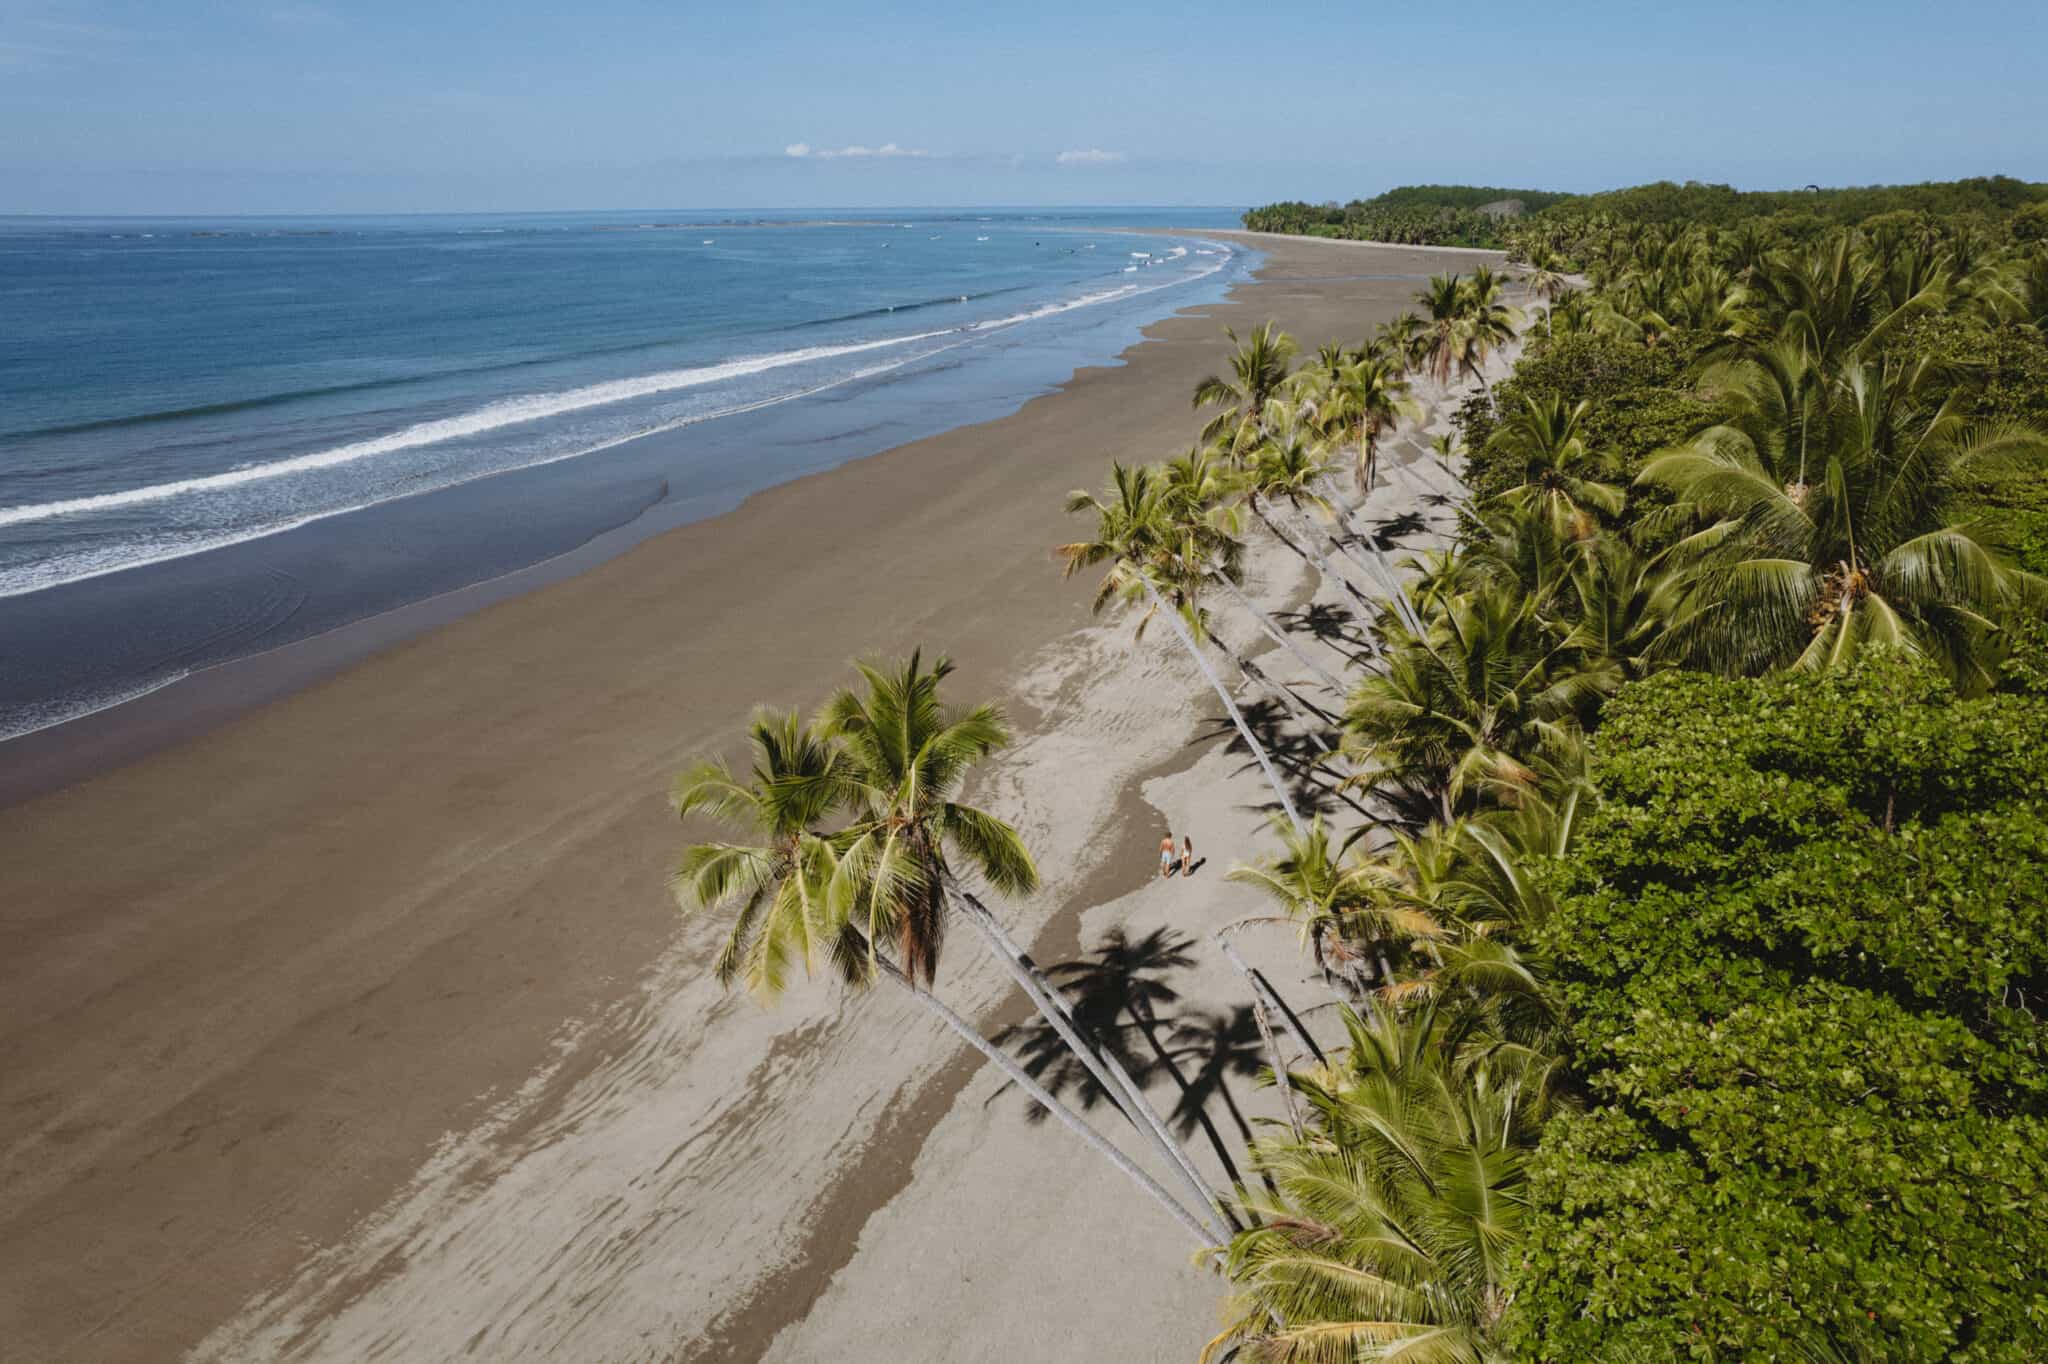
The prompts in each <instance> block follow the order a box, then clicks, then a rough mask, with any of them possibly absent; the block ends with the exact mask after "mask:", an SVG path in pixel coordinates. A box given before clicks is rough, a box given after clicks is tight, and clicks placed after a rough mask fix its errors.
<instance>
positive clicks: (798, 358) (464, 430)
mask: <svg viewBox="0 0 2048 1364" xmlns="http://www.w3.org/2000/svg"><path fill="white" fill-rule="evenodd" d="M944 335H946V332H944V331H932V332H918V333H915V334H914V335H910V336H891V337H885V338H883V339H882V340H879V341H860V342H854V343H852V344H849V345H843V346H808V347H805V348H804V349H802V350H792V351H783V352H781V353H780V354H776V355H755V356H748V357H746V358H743V359H738V360H728V361H726V362H725V363H723V364H717V365H699V366H696V367H694V368H691V369H672V370H665V371H663V372H661V373H659V374H646V375H642V376H640V377H639V378H635V379H612V380H608V381H606V382H604V383H601V384H586V385H584V386H583V387H581V388H572V389H568V390H566V391H564V392H561V393H535V394H529V395H527V396H525V397H520V398H505V399H502V400H500V401H498V402H494V403H489V404H486V405H485V406H483V407H480V408H477V409H476V410H475V411H473V412H465V413H463V414H461V415H460V416H455V417H442V418H438V419H437V420H434V421H428V422H418V423H416V424H414V425H412V426H408V427H405V428H404V429H403V430H399V431H394V432H392V433H390V434H389V435H385V436H377V437H375V438H373V439H371V440H359V441H352V442H350V443H349V444H347V445H337V446H335V447H334V448H333V449H331V450H319V451H315V452H313V453H312V454H306V455H294V456H293V457H292V458H290V459H280V460H274V461H272V462H271V463H268V464H256V465H251V466H249V467H248V468H244V469H230V470H228V471H226V472H225V473H218V474H206V475H202V476H201V477H198V478H181V479H178V480H175V481H173V482H170V483H152V484H148V485H146V486H144V487H140V488H124V489H122V490H121V491H120V492H113V493H96V494H94V495H92V496H90V497H73V498H67V499H64V500H63V501H59V502H33V503H28V504H26V505H23V506H15V507H0V526H13V525H20V524H21V523H23V522H25V521H47V520H49V519H50V518H52V517H57V516H72V515H76V514H78V513H80V512H96V511H109V510H112V509H114V508H118V507H132V506H135V505H138V504H140V503H144V502H161V501H163V500H164V499H166V498H172V497H181V496H183V495H185V494H187V493H199V492H213V491H216V490H218V489H221V488H233V487H238V486H240V485H242V484H247V483H261V482H264V481H267V480H269V479H274V478H283V477H285V476H286V475H288V474H302V473H310V472H312V471H314V470H318V469H332V468H335V467H336V466H338V465H343V464H353V463H355V462H357V461H358V460H365V459H373V458H375V457H376V456H378V455H388V454H391V453H393V452H394V451H398V450H408V449H411V448H413V447H415V446H420V445H432V444H435V443H437V442H440V441H444V440H456V439H459V438H461V437H464V436H477V435H482V434H484V433H485V432H487V431H495V430H497V429H498V428H500V427H505V426H515V425H518V424H519V423H521V422H531V421H539V420H541V419H542V418H544V417H559V416H561V415H563V414H564V413H568V412H576V411H580V410H582V409H584V408H589V407H602V406H604V405H606V404H609V403H618V402H625V401H626V400H627V399H629V398H645V397H650V396H652V395H654V394H658V393H669V392H673V391H675V390H677V389H684V388H698V387H701V386H703V385H705V384H715V383H718V382H720V381H722V380H726V379H738V378H742V377H744V376H746V375H750V374H761V373H764V372H766V371H768V370H772V369H783V368H786V367H788V366H790V365H801V364H805V363H807V362H810V361H815V360H830V359H833V358H835V357H837V356H841V355H856V354H859V353H861V352H862V351H873V350H881V349H883V348H885V347H888V346H902V345H908V344H910V343H911V342H913V341H927V340H932V339H934V338H937V337H941V336H944Z"/></svg>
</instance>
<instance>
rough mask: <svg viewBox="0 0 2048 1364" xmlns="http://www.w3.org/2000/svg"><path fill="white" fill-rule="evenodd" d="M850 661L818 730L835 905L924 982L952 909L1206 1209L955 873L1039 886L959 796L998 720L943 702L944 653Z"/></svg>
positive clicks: (1147, 1121)
mask: <svg viewBox="0 0 2048 1364" xmlns="http://www.w3.org/2000/svg"><path fill="white" fill-rule="evenodd" d="M858 666H859V670H860V673H861V676H862V678H863V680H864V681H865V683H866V689H865V692H861V691H855V690H853V689H850V688H847V689H842V690H840V691H839V692H838V693H837V694H836V695H834V696H833V698H832V699H831V700H830V701H829V702H828V703H827V704H826V706H825V710H824V713H823V728H824V731H825V733H826V734H828V735H829V736H831V737H832V738H835V739H837V740H838V741H839V742H840V744H841V745H842V748H843V752H844V761H843V766H842V771H841V773H840V774H839V779H838V786H839V789H840V790H841V791H842V792H843V799H844V802H845V804H846V806H847V808H848V810H849V813H850V815H851V819H850V822H849V823H848V825H847V827H846V828H845V829H844V830H842V831H841V832H840V833H839V834H838V835H837V836H836V837H835V839H834V840H833V845H834V848H835V851H836V853H837V864H836V866H835V868H834V871H833V878H832V889H833V898H834V900H835V902H837V903H839V904H843V905H845V906H847V907H848V910H849V912H850V914H851V917H852V918H853V919H854V921H855V922H856V923H857V924H858V925H859V927H860V928H861V931H862V935H863V936H864V937H865V938H866V940H867V941H868V942H869V943H871V944H872V943H875V942H879V941H884V940H888V939H891V938H893V939H895V940H896V941H897V942H899V943H900V945H901V946H900V950H901V954H902V957H903V962H904V969H905V970H906V971H907V972H908V974H909V975H910V976H911V978H912V979H913V980H916V979H917V978H918V977H919V976H920V975H922V977H923V979H924V981H925V983H926V984H927V985H929V984H930V983H931V981H932V979H933V978H934V976H935V974H936V972H937V967H938V957H939V948H940V945H941V943H942V941H943V938H944V932H945V927H946V922H947V919H948V917H949V916H948V913H947V910H948V908H949V907H950V906H953V905H957V906H959V907H960V909H961V911H962V912H963V913H964V914H965V915H966V917H967V918H968V920H969V921H970V922H971V923H973V924H974V926H975V927H976V928H977V929H979V930H980V931H981V933H982V934H983V936H984V937H985V938H987V940H988V943H989V946H990V948H991V949H992V950H993V951H994V953H995V955H996V958H997V960H998V961H1000V962H1001V963H1002V964H1003V966H1004V967H1005V969H1006V970H1008V971H1009V973H1010V975H1011V977H1012V978H1013V979H1014V980H1015V981H1016V983H1017V985H1018V986H1019V987H1020V988H1021V989H1022V990H1023V991H1024V993H1025V995H1026V997H1028V998H1029V999H1030V1000H1031V1001H1032V1003H1033V1004H1034V1005H1035V1006H1036V1007H1037V1008H1038V1011H1039V1013H1040V1014H1041V1015H1042V1016H1043V1017H1044V1019H1045V1021H1046V1022H1047V1023H1048V1024H1049V1025H1050V1026H1051V1027H1052V1029H1053V1030H1054V1031H1055V1032H1056V1033H1057V1034H1059V1036H1060V1037H1061V1038H1062V1039H1063V1040H1064V1041H1065V1042H1066V1043H1067V1045H1068V1046H1069V1047H1071V1048H1072V1049H1073V1051H1074V1054H1075V1056H1076V1057H1077V1058H1078V1059H1079V1060H1080V1061H1081V1063H1082V1065H1083V1066H1084V1067H1086V1068H1087V1069H1088V1070H1089V1071H1090V1072H1091V1073H1092V1074H1093V1075H1095V1077H1096V1078H1097V1080H1098V1081H1099V1083H1101V1084H1102V1086H1103V1088H1104V1089H1105V1090H1106V1091H1107V1092H1108V1094H1109V1095H1110V1097H1111V1098H1112V1099H1113V1100H1115V1101H1116V1103H1117V1106H1118V1107H1119V1108H1120V1109H1122V1110H1123V1112H1124V1113H1125V1115H1126V1116H1127V1117H1129V1118H1130V1119H1131V1121H1132V1123H1133V1124H1134V1125H1135V1126H1137V1127H1138V1128H1139V1130H1140V1131H1141V1132H1144V1133H1147V1134H1148V1135H1149V1136H1150V1137H1151V1138H1152V1140H1153V1141H1154V1142H1155V1143H1156V1144H1157V1145H1158V1146H1159V1148H1160V1150H1161V1152H1162V1153H1163V1154H1164V1155H1165V1156H1166V1157H1167V1158H1168V1159H1169V1160H1170V1161H1172V1162H1173V1163H1174V1165H1175V1166H1176V1167H1178V1168H1179V1170H1180V1172H1181V1174H1182V1176H1183V1177H1184V1178H1185V1179H1186V1180H1187V1181H1188V1182H1189V1185H1190V1187H1191V1188H1192V1189H1193V1190H1194V1191H1195V1194H1196V1197H1197V1198H1198V1199H1199V1200H1201V1206H1203V1207H1204V1208H1207V1207H1208V1206H1209V1204H1210V1203H1211V1202H1212V1201H1213V1200H1212V1197H1211V1195H1210V1193H1209V1190H1208V1188H1207V1186H1206V1185H1204V1184H1203V1183H1202V1182H1201V1177H1200V1176H1199V1174H1197V1172H1196V1171H1195V1168H1194V1164H1193V1162H1192V1161H1190V1160H1189V1159H1188V1157H1187V1155H1186V1153H1185V1152H1184V1151H1183V1150H1182V1149H1181V1148H1180V1146H1179V1144H1178V1143H1177V1142H1175V1141H1174V1140H1173V1138H1172V1136H1171V1135H1170V1133H1169V1132H1168V1130H1167V1128H1166V1125H1165V1123H1164V1121H1163V1120H1162V1119H1161V1118H1160V1117H1159V1115H1158V1113H1157V1112H1156V1111H1154V1110H1153V1109H1152V1107H1151V1105H1150V1103H1149V1102H1148V1101H1147V1100H1146V1099H1145V1097H1144V1095H1143V1092H1142V1091H1141V1090H1140V1089H1139V1088H1138V1086H1137V1085H1136V1083H1135V1082H1134V1081H1132V1079H1131V1077H1130V1076H1129V1075H1128V1073H1126V1072H1125V1071H1124V1069H1123V1068H1122V1066H1121V1064H1120V1063H1119V1062H1118V1061H1117V1060H1116V1058H1115V1057H1114V1055H1113V1054H1111V1053H1110V1052H1109V1051H1108V1050H1107V1049H1105V1048H1104V1047H1103V1046H1102V1045H1101V1043H1100V1042H1099V1040H1097V1039H1094V1038H1090V1037H1086V1036H1083V1035H1082V1034H1081V1032H1080V1030H1079V1028H1077V1027H1076V1026H1075V1021H1074V1016H1073V1011H1072V1009H1071V1008H1069V1007H1067V1006H1066V1004H1065V1002H1064V1000H1062V999H1061V998H1060V997H1059V995H1058V992H1057V991H1056V990H1055V988H1054V987H1053V985H1052V983H1051V981H1050V980H1048V979H1047V978H1046V977H1045V975H1044V974H1043V973H1042V972H1040V971H1038V970H1037V969H1036V968H1035V967H1034V966H1033V965H1032V964H1031V962H1030V960H1029V958H1028V957H1027V956H1026V954H1025V953H1024V952H1023V951H1022V950H1021V949H1020V948H1019V947H1018V946H1017V945H1016V944H1015V943H1014V942H1013V941H1012V940H1011V939H1010V937H1009V935H1008V933H1007V932H1006V931H1004V930H1003V928H1002V926H1001V924H1000V923H999V922H998V921H997V920H996V918H995V915H994V914H993V913H991V912H990V911H989V910H988V908H987V907H986V906H985V905H983V904H982V903H981V901H980V899H979V898H978V897H976V896H975V895H974V894H973V893H972V892H970V891H968V890H967V889H966V887H965V886H963V885H962V884H961V882H960V879H959V877H958V875H957V873H956V871H955V867H954V863H955V862H956V861H959V862H962V863H964V864H966V865H967V866H968V867H970V868H971V869H972V870H973V871H974V872H977V873H979V875H980V876H981V877H982V878H983V879H984V880H986V881H987V882H988V884H989V885H990V886H992V887H994V888H995V889H997V890H999V891H1002V892H1004V893H1006V894H1011V895H1019V894H1025V893H1028V892H1029V891H1031V890H1033V889H1035V888H1036V886H1037V884H1038V871H1037V868H1036V867H1034V866H1033V865H1032V862H1031V855H1030V853H1029V852H1028V851H1027V850H1026V849H1025V847H1024V843H1023V840H1022V839H1021V838H1020V837H1019V836H1018V834H1017V831H1016V830H1015V829H1013V828H1011V827H1010V825H1008V824H1007V823H1005V822H1004V821H1002V820H1001V819H998V818H997V817H996V816H994V815H992V814H990V813H989V812H988V811H986V810H982V809H979V808H977V807H975V806H972V805H968V804H966V803H964V802H963V801H961V800H960V799H959V793H960V789H961V787H962V786H963V785H964V784H965V782H966V779H967V776H968V774H969V772H970V771H971V770H972V769H973V766H974V764H976V763H977V762H979V761H980V760H981V759H982V758H984V757H986V756H988V755H989V754H990V753H992V752H994V751H995V750H996V749H998V748H1001V747H1002V746H1004V745H1005V744H1007V743H1008V741H1009V731H1008V727H1007V726H1006V725H1005V723H1004V721H1003V717H1002V714H1001V713H1000V712H999V711H998V710H997V709H996V708H995V707H994V706H992V705H986V704H984V705H980V706H975V707H973V708H971V709H968V710H956V709H954V708H953V707H950V706H948V705H946V704H945V703H944V702H943V701H942V700H941V698H940V695H939V686H940V684H941V683H942V682H943V681H944V680H945V679H946V678H947V676H949V675H950V674H951V673H952V670H953V665H952V662H951V661H950V660H949V659H945V658H940V659H938V660H936V661H935V662H934V663H933V664H932V666H931V667H929V668H927V667H925V666H924V662H923V658H922V655H921V654H919V653H912V654H911V656H910V657H909V658H908V659H907V660H905V661H903V662H902V663H900V664H898V665H896V666H894V667H882V666H878V665H875V664H868V663H863V664H860V665H858Z"/></svg>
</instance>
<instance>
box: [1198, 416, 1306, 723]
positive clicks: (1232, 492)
mask: <svg viewBox="0 0 2048 1364" xmlns="http://www.w3.org/2000/svg"><path fill="white" fill-rule="evenodd" d="M1159 486H1160V505H1161V508H1162V510H1163V512H1164V513H1165V515H1166V517H1167V518H1168V520H1169V522H1170V523H1171V526H1172V530H1173V536H1174V539H1175V540H1176V541H1177V542H1178V544H1179V545H1180V546H1181V551H1180V554H1181V557H1184V558H1186V559H1187V560H1188V561H1189V563H1190V565H1191V566H1193V567H1195V568H1196V569H1197V570H1198V571H1199V570H1200V569H1201V568H1202V567H1203V566H1204V561H1205V560H1206V563H1207V571H1208V575H1209V580H1210V581H1211V582H1213V583H1215V584H1216V585H1217V586H1219V587H1221V588H1222V589H1223V590H1224V591H1225V592H1226V593H1227V594H1229V596H1230V597H1231V599H1232V600H1233V601H1235V602H1236V603H1237V604H1238V605H1239V606H1241V607H1242V608H1244V610H1245V612H1246V614H1248V615H1249V616H1250V617H1251V618H1252V620H1253V621H1254V623H1256V624H1257V625H1258V627H1259V630H1260V632H1261V633H1262V634H1264V635H1265V636H1266V638H1267V639H1270V640H1271V641H1273V643H1275V644H1277V645H1279V646H1280V647H1281V648H1282V649H1284V650H1285V651H1286V652H1287V653H1288V654H1289V655H1290V656H1291V657H1292V658H1293V659H1294V660H1295V662H1297V663H1299V664H1301V666H1302V667H1304V668H1307V669H1308V670H1309V672H1310V673H1311V674H1313V675H1314V676H1315V677H1316V678H1317V680H1319V681H1320V682H1322V684H1323V685H1324V686H1326V687H1328V688H1329V689H1330V691H1331V692H1332V693H1333V694H1336V695H1341V694H1342V693H1343V691H1344V686H1343V684H1342V683H1340V682H1339V681H1338V680H1337V679H1336V678H1334V677H1332V676H1331V675H1330V673H1329V671H1328V670H1327V669H1325V668H1324V667H1322V665H1320V664H1318V663H1317V662H1316V661H1315V660H1314V659H1312V658H1310V657H1309V656H1308V655H1307V654H1306V653H1304V652H1303V651H1302V649H1301V646H1300V645H1298V644H1296V643H1295V642H1294V640H1293V639H1291V638H1289V636H1288V635H1287V632H1286V631H1284V630H1282V629H1281V628H1280V627H1279V625H1278V624H1277V623H1276V622H1275V621H1274V620H1273V618H1272V617H1271V616H1269V615H1267V614H1266V612H1265V611H1264V610H1263V609H1261V608H1260V606H1259V604H1258V603H1257V602H1255V601H1253V600H1252V599H1251V598H1250V597H1248V596H1246V595H1245V591H1244V587H1243V585H1242V579H1243V576H1244V575H1243V570H1242V564H1243V559H1244V552H1243V551H1244V546H1243V544H1242V543H1241V542H1240V541H1239V540H1238V539H1237V530H1238V523H1237V517H1236V508H1235V506H1234V505H1233V499H1234V498H1235V497H1236V496H1237V495H1238V494H1240V493H1242V494H1244V496H1245V499H1246V501H1247V502H1248V503H1250V504H1251V506H1252V510H1253V512H1254V513H1255V514H1256V515H1257V516H1258V517H1259V519H1260V520H1261V521H1262V522H1264V523H1265V525H1266V528H1267V529H1268V530H1270V531H1272V532H1273V535H1274V538H1276V539H1278V540H1279V541H1280V542H1281V543H1282V544H1284V545H1286V546H1287V547H1288V548H1289V549H1291V550H1293V551H1294V552H1295V553H1296V554H1298V555H1300V556H1301V557H1302V558H1303V559H1304V560H1305V561H1307V562H1309V563H1311V564H1313V563H1314V562H1315V560H1314V559H1313V558H1311V557H1310V555H1309V554H1308V553H1307V552H1306V551H1305V550H1303V549H1302V547H1301V546H1300V545H1298V544H1296V543H1295V542H1294V541H1293V540H1291V539H1289V538H1288V537H1287V536H1285V535H1283V534H1281V532H1280V528H1279V527H1278V526H1277V525H1275V524H1274V523H1273V520H1272V517H1271V516H1270V515H1269V514H1268V513H1267V511H1266V510H1265V509H1264V508H1263V507H1262V506H1261V505H1260V498H1261V495H1262V492H1263V491H1264V490H1265V488H1266V486H1267V485H1265V484H1264V483H1262V482H1261V481H1260V480H1259V479H1258V478H1257V477H1256V476H1255V475H1254V474H1250V473H1237V472H1234V471H1233V470H1232V469H1231V468H1230V466H1229V465H1228V464H1226V463H1225V462H1224V461H1223V460H1222V459H1221V458H1219V457H1218V455H1217V454H1216V450H1215V447H1214V446H1202V445H1198V446H1196V447H1194V448H1193V449H1191V450H1189V451H1188V452H1187V453H1186V454H1185V455H1181V456H1179V457H1178V458H1175V459H1171V460H1168V461H1167V462H1166V463H1164V464H1162V465H1160V466H1159ZM1240 666H1242V664H1241V662H1240ZM1276 693H1279V694H1281V695H1282V704H1283V705H1286V706H1288V708H1289V709H1290V710H1292V709H1293V703H1292V701H1291V699H1288V698H1286V697H1285V696H1284V689H1279V688H1276ZM1310 733H1311V736H1312V737H1313V735H1314V731H1313V729H1311V731H1310Z"/></svg>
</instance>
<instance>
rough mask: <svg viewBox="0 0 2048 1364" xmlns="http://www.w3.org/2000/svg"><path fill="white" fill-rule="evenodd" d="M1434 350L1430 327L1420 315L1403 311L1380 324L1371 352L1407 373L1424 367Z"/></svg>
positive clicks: (1373, 337)
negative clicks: (1431, 348) (1431, 350)
mask: <svg viewBox="0 0 2048 1364" xmlns="http://www.w3.org/2000/svg"><path fill="white" fill-rule="evenodd" d="M1430 346H1431V338H1430V331H1429V324H1428V323H1426V322H1424V321H1423V320H1422V318H1421V317H1420V316H1419V315H1417V314H1415V313H1413V312H1407V311H1403V312H1400V313H1397V314H1395V315H1394V316H1393V317H1390V318H1388V319H1387V320H1386V321H1385V322H1382V323H1380V325H1379V329H1378V330H1377V331H1375V332H1374V333H1373V336H1372V342H1371V344H1370V345H1369V346H1368V347H1367V350H1368V351H1369V352H1370V353H1371V354H1372V355H1373V356H1374V357H1375V358H1376V359H1381V360H1387V361H1390V362H1392V363H1393V364H1394V365H1395V366H1396V367H1397V368H1399V369H1400V370H1401V371H1402V372H1403V373H1406V372H1407V371H1409V370H1412V369H1414V368H1416V367H1417V366H1419V365H1421V364H1423V363H1424V359H1425V357H1426V356H1427V355H1428V354H1429V351H1430Z"/></svg>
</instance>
